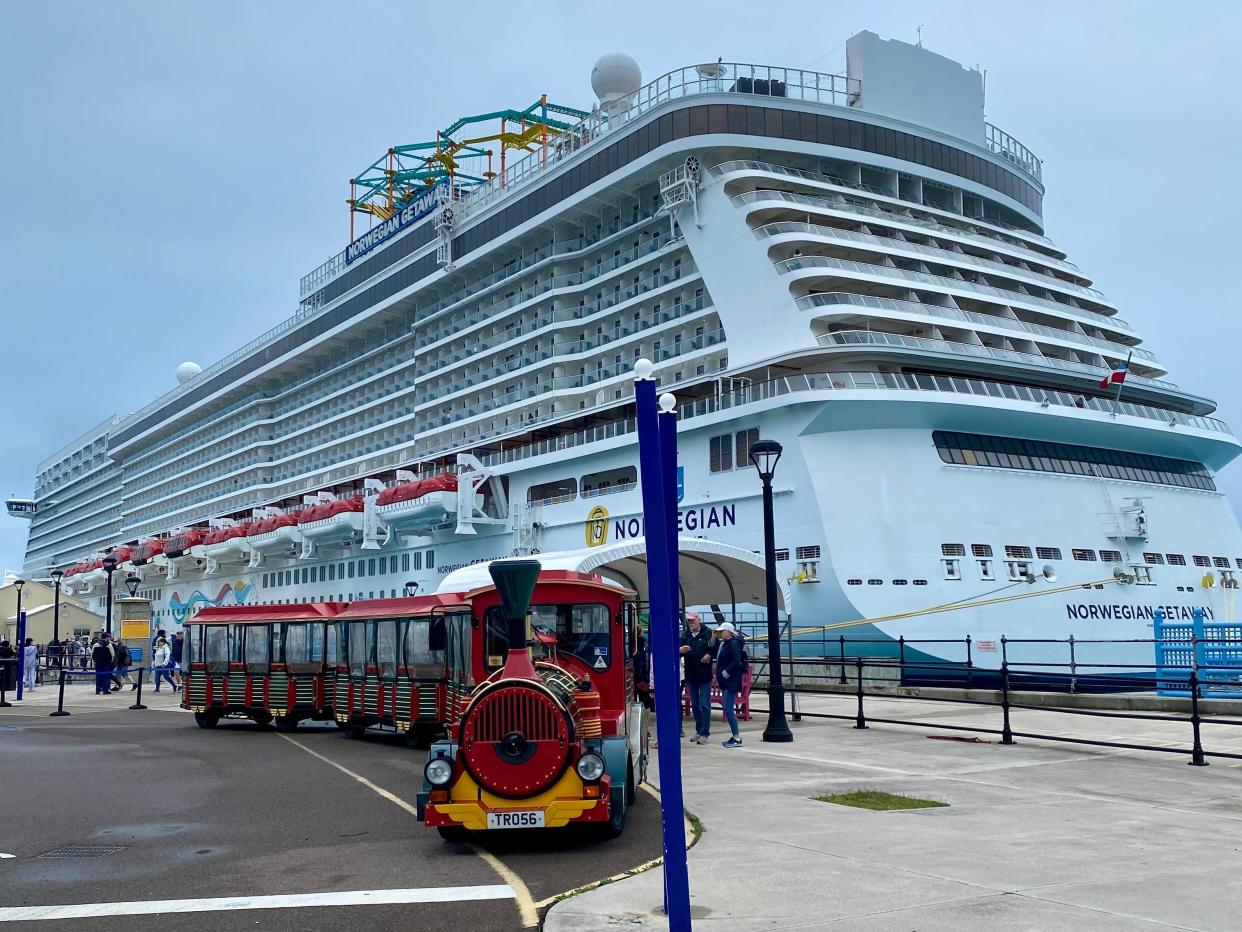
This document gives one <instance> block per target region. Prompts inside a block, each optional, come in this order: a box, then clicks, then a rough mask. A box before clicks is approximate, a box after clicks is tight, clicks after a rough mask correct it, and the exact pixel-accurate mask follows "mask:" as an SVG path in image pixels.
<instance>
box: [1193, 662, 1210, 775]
mask: <svg viewBox="0 0 1242 932" xmlns="http://www.w3.org/2000/svg"><path fill="white" fill-rule="evenodd" d="M1190 730H1191V731H1192V732H1193V733H1194V736H1195V740H1194V745H1193V746H1192V747H1191V749H1190V766H1191V767H1206V766H1208V762H1207V761H1206V760H1204V757H1203V742H1202V741H1200V740H1199V672H1198V671H1197V670H1196V669H1195V668H1194V667H1191V668H1190Z"/></svg>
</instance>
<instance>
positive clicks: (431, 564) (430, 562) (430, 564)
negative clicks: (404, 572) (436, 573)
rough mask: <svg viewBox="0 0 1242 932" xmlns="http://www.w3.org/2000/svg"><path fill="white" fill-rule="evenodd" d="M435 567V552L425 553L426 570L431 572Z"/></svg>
mask: <svg viewBox="0 0 1242 932" xmlns="http://www.w3.org/2000/svg"><path fill="white" fill-rule="evenodd" d="M435 567H436V552H435V551H434V550H428V551H427V569H429V570H433V569H435Z"/></svg>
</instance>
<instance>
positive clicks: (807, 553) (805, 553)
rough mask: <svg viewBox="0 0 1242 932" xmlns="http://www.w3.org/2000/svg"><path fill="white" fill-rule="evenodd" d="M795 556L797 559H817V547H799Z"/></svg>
mask: <svg viewBox="0 0 1242 932" xmlns="http://www.w3.org/2000/svg"><path fill="white" fill-rule="evenodd" d="M797 557H798V559H799V560H818V559H819V547H799V548H798V549H797Z"/></svg>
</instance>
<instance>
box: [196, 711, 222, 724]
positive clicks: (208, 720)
mask: <svg viewBox="0 0 1242 932" xmlns="http://www.w3.org/2000/svg"><path fill="white" fill-rule="evenodd" d="M194 724H195V725H197V726H198V727H199V728H215V727H216V726H217V725H219V724H220V716H218V715H210V714H208V713H207V712H195V713H194Z"/></svg>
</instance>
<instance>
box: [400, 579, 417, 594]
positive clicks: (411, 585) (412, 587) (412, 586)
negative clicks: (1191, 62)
mask: <svg viewBox="0 0 1242 932" xmlns="http://www.w3.org/2000/svg"><path fill="white" fill-rule="evenodd" d="M403 588H404V589H405V595H406V596H415V595H418V583H416V582H414V580H412V579H411V580H410V581H409V582H407V583H406V584H405V586H404V587H403Z"/></svg>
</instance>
